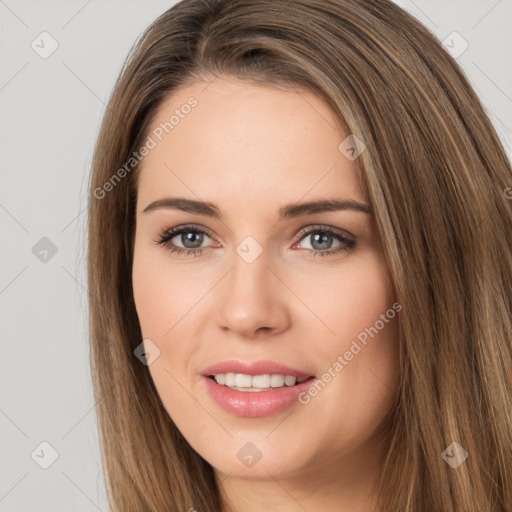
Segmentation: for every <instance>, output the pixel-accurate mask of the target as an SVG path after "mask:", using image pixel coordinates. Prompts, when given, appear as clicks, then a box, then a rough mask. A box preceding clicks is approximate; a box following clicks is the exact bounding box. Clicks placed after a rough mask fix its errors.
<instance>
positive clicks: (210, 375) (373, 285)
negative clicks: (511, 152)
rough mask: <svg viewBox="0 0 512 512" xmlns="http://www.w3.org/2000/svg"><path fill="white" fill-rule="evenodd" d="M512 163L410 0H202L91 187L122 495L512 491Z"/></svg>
mask: <svg viewBox="0 0 512 512" xmlns="http://www.w3.org/2000/svg"><path fill="white" fill-rule="evenodd" d="M511 185H512V171H511V167H510V163H509V162H508V160H507V158H506V155H505V152H504V150H503V147H502V145H501V144H500V141H499V139H498V136H497V134H496V132H495V130H494V129H493V126H492V124H491V122H490V121H489V119H488V117H487V116H486V114H485V112H484V109H483V107H482V105H481V103H480V101H479V100H478V98H477V96H476V95H475V93H474V92H473V90H472V89H471V87H470V86H469V84H468V82H467V80H466V78H465V77H464V75H463V74H462V73H461V71H460V70H459V68H458V66H457V64H456V63H455V62H454V61H453V59H452V58H451V57H450V56H449V55H448V54H447V53H446V52H445V51H444V49H443V48H442V46H441V45H440V43H439V42H438V41H437V40H436V39H435V37H434V36H432V35H431V34H430V33H429V32H428V31H427V30H426V29H425V28H424V27H423V26H421V25H420V24H419V23H418V22H417V21H416V20H415V19H414V18H412V17H411V16H410V15H408V14H407V13H405V12H404V11H403V10H401V9H400V8H398V7H397V6H395V5H394V4H392V3H391V2H389V1H387V0H377V1H368V0H364V1H363V0H358V1H353V0H308V1H306V0H299V1H295V2H289V1H285V0H258V1H256V2H255V1H249V0H214V1H206V0H203V1H198V0H184V1H182V2H180V3H179V4H177V5H175V6H174V7H173V8H171V9H169V10H168V11H167V12H165V13H164V14H163V15H161V16H160V17H159V18H158V19H157V20H156V21H155V22H154V23H153V24H152V25H151V26H150V27H149V28H148V30H147V31H146V32H145V34H144V35H143V36H142V38H141V39H140V40H139V41H138V42H137V44H136V45H135V47H134V49H133V51H132V53H131V55H130V57H129V59H128V60H127V63H126V65H125V67H124V69H123V70H122V72H121V75H120V77H119V79H118V82H117V84H116V86H115V89H114V92H113V94H112V97H111V99H110V102H109V108H108V109H107V112H106V114H105V118H104V121H103V124H102V128H101V132H100V135H99V139H98V143H97V147H96V151H95V156H94V162H93V172H92V177H91V183H90V190H91V197H90V207H89V208H90V209H89V292H90V315H91V317H90V327H91V333H90V336H91V363H92V368H93V377H94V386H95V393H96V398H97V401H98V405H97V409H98V420H99V428H100V434H101V443H102V450H103V458H104V469H105V475H106V480H107V487H108V491H109V497H110V502H111V505H112V508H113V510H115V511H122V512H128V511H138V512H140V511H143V510H147V511H163V510H166V511H169V510H172V511H182V510H197V511H198V512H201V511H219V512H227V511H233V512H235V511H236V512H238V511H244V512H246V511H256V510H258V511H259V510H279V511H291V510H328V511H331V510H332V511H338V510H350V511H352V512H358V511H363V510H364V511H369V510H379V511H381V512H384V511H385V512H391V511H407V512H421V511H429V512H431V511H438V510H439V511H444V512H446V511H452V512H455V511H457V512H459V511H462V510H464V511H480V510H485V511H491V510H492V511H509V512H510V511H512V475H511V468H512V406H511V402H512V399H511V396H512V376H511V368H512V344H511V339H512V324H511V318H512V315H511V313H512V311H511V309H512V304H511V299H510V297H511V291H512V256H511V249H512V247H511V245H512V244H511V241H510V233H511V232H512V211H511V203H510V200H509V199H508V194H507V190H510V186H511Z"/></svg>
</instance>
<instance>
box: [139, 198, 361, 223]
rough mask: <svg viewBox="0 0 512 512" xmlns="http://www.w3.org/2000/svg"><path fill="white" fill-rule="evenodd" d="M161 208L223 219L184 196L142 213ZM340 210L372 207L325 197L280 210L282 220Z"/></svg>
mask: <svg viewBox="0 0 512 512" xmlns="http://www.w3.org/2000/svg"><path fill="white" fill-rule="evenodd" d="M160 208H169V209H174V210H182V211H184V212H189V213H195V214H197V215H207V216H209V217H214V218H216V219H222V214H221V212H220V210H219V208H218V207H217V206H215V205H214V204H213V203H209V202H206V201H195V200H193V199H185V198H183V197H167V198H165V199H159V200H158V201H153V202H152V203H150V204H149V205H148V206H146V208H144V210H143V212H142V213H148V212H151V211H154V210H158V209H160ZM339 210H353V211H356V212H363V213H371V207H370V205H368V204H365V203H359V202H357V201H354V200H352V199H324V200H317V201H310V202H306V203H290V204H287V205H285V206H283V207H281V208H279V210H278V215H279V219H280V220H284V219H291V218H295V217H301V216H303V215H311V214H314V213H323V212H333V211H339Z"/></svg>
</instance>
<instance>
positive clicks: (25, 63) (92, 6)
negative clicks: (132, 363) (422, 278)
mask: <svg viewBox="0 0 512 512" xmlns="http://www.w3.org/2000/svg"><path fill="white" fill-rule="evenodd" d="M174 3H175V2H173V1H160V0H150V1H142V0H139V1H133V0H132V1H126V0H125V1H121V0H115V1H113V0H112V1H110V0H109V1H105V0H103V1H100V0H89V1H87V0H72V1H70V0H67V1H64V0H60V1H51V2H50V1H34V0H33V1H29V0H26V1H21V0H5V1H3V0H0V158H1V159H0V169H1V182H0V225H1V240H2V243H1V251H0V257H1V260H0V315H1V317H0V325H1V328H2V332H1V336H2V338H1V339H2V355H1V357H0V380H1V391H0V429H1V430H0V432H1V437H0V443H1V455H0V460H1V468H0V512H15V511H16V512H19V511H23V512H32V511H38V512H40V511H52V512H58V511H66V512H68V511H84V512H86V511H87V512H88V511H96V510H101V511H104V512H106V511H108V510H109V509H108V504H107V501H106V494H105V489H104V484H103V474H102V471H101V464H100V452H99V445H98V435H97V430H96V416H95V414H96V410H95V402H94V399H93V394H92V387H91V378H90V371H89V366H88V364H89V352H88V340H87V330H88V329H87V292H86V285H85V284H86V261H85V254H86V244H87V241H86V237H85V233H86V220H87V212H86V210H85V207H86V204H87V199H86V193H87V182H88V174H89V170H90V164H91V156H92V151H93V146H94V142H95V139H96V136H97V133H98V128H99V124H100V121H101V118H102V115H103V112H104V110H105V103H106V101H107V99H108V97H109V94H110V92H111V89H112V87H113V84H114V81H115V78H116V77H117V74H118V72H119V70H120V68H121V65H122V63H123V61H124V59H125V57H126V55H127V53H128V51H129V49H130V48H131V46H132V44H133V42H134V41H135V40H136V39H137V38H138V37H139V35H140V33H141V32H142V30H143V29H144V28H145V27H146V26H147V25H149V23H151V21H153V20H154V19H155V18H156V17H157V16H158V15H159V14H161V13H162V12H164V11H165V10H166V9H168V8H169V7H170V6H172V5H173V4H174ZM397 3H398V4H399V5H401V6H402V7H404V8H405V9H407V10H408V11H409V12H411V13H412V14H413V15H414V16H416V17H417V18H418V19H419V20H420V21H422V22H423V23H424V24H425V25H427V26H428V27H429V28H430V29H431V30H432V31H433V32H434V33H435V34H436V35H437V36H438V38H439V39H440V40H441V41H444V40H446V38H447V36H449V35H450V34H452V32H454V31H456V32H458V33H459V34H460V36H462V38H463V39H464V40H466V41H467V42H468V44H469V47H468V49H467V50H466V51H465V52H464V53H462V54H461V55H460V56H459V57H458V61H459V63H460V65H461V66H462V68H463V69H464V71H465V72H466V74H467V76H468V77H469V79H470V80H471V82H472V84H473V85H474V87H475V89H476V91H477V93H478V94H479V95H480V97H481V98H482V100H483V102H484V103H485V105H486V107H487V109H488V111H489V115H490V116H491V119H492V120H493V122H494V124H495V126H496V128H497V130H498V132H499V134H500V136H501V138H502V140H503V143H504V145H505V147H506V149H507V152H508V155H509V157H510V158H511V159H512V153H511V147H512V128H511V127H512V31H510V27H511V26H512V0H499V1H496V0H473V1H468V0H458V1H449V0H431V1H427V0H414V1H412V0H400V1H397ZM43 31H47V32H48V33H49V34H51V37H52V38H53V39H55V40H56V41H57V43H58V45H59V46H58V49H57V50H56V51H55V52H54V53H53V54H52V55H50V56H49V57H48V58H46V59H44V58H42V57H41V56H40V55H39V54H38V53H36V51H34V49H33V48H32V47H31V44H32V42H33V41H35V43H34V44H38V45H39V47H38V48H39V51H43V45H44V48H45V49H46V50H48V49H49V48H50V43H51V41H50V40H49V39H45V40H44V42H43V43H41V37H39V35H40V34H41V32H43ZM43 37H47V36H43ZM456 37H457V36H456ZM450 40H453V36H451V39H450V38H449V39H448V41H450ZM461 44H463V42H462V40H460V39H455V40H454V43H453V46H454V47H455V48H454V49H455V50H460V49H462V48H463V47H462V46H461ZM510 185H511V186H512V183H511V184H510ZM43 237H47V238H48V239H49V240H51V243H52V244H54V246H55V247H56V249H57V252H56V254H55V255H53V256H52V253H51V252H49V253H48V254H47V255H46V256H45V253H44V252H40V253H39V256H37V255H36V254H34V252H36V253H37V252H38V251H43V250H44V248H45V247H46V246H45V244H48V241H42V242H41V241H40V240H41V239H42V238H43ZM36 244H42V245H36ZM34 246H36V249H35V250H34V251H33V247H34ZM45 257H46V260H47V261H41V259H40V258H43V259H44V258H45ZM42 442H47V443H49V444H50V445H51V446H52V447H53V449H55V450H56V452H57V454H58V457H57V459H56V460H55V461H54V462H53V463H52V464H51V465H50V466H49V467H48V468H47V469H43V468H42V467H40V464H41V463H43V464H44V463H45V462H46V463H48V462H51V449H49V448H48V447H47V446H46V445H43V446H40V445H41V443H42ZM34 450H35V452H34ZM31 454H33V455H31Z"/></svg>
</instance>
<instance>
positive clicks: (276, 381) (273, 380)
mask: <svg viewBox="0 0 512 512" xmlns="http://www.w3.org/2000/svg"><path fill="white" fill-rule="evenodd" d="M284 379H285V377H283V376H282V375H271V376H270V385H271V386H272V387H273V388H282V387H283V386H284ZM294 380H295V379H294ZM294 384H295V382H294Z"/></svg>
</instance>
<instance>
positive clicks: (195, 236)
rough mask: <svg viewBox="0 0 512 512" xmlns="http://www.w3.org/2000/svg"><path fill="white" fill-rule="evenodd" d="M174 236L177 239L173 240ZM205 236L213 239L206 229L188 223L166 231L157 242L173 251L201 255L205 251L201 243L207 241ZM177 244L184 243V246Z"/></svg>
mask: <svg viewBox="0 0 512 512" xmlns="http://www.w3.org/2000/svg"><path fill="white" fill-rule="evenodd" d="M174 238H176V239H177V240H176V241H174V242H173V241H172V240H173V239H174ZM205 238H209V239H210V240H212V238H211V237H210V236H209V235H208V233H207V232H206V231H205V230H203V229H199V228H197V227H195V226H192V225H187V226H179V227H176V228H172V229H169V230H167V231H164V232H163V233H161V234H160V236H159V239H158V240H155V242H156V243H157V244H159V245H163V246H165V247H167V250H168V251H169V252H171V253H176V254H184V253H186V254H187V255H189V254H193V255H194V256H200V255H201V254H202V253H203V251H204V249H203V248H202V247H201V245H202V244H203V242H204V241H205ZM177 244H182V246H180V245H177Z"/></svg>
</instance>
